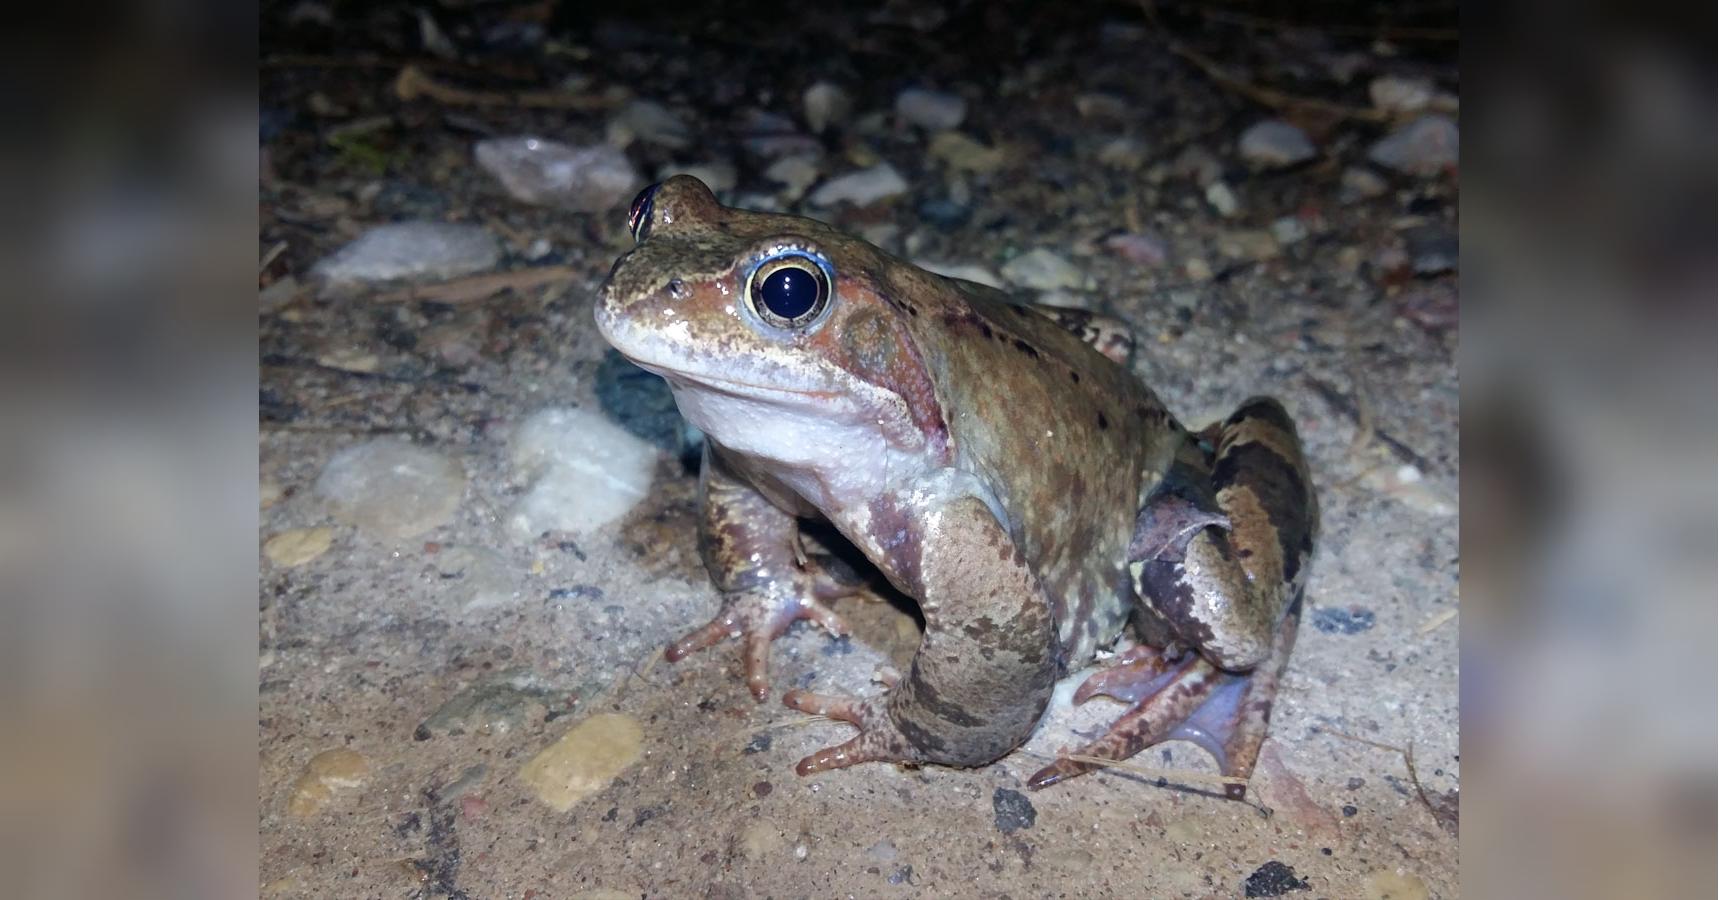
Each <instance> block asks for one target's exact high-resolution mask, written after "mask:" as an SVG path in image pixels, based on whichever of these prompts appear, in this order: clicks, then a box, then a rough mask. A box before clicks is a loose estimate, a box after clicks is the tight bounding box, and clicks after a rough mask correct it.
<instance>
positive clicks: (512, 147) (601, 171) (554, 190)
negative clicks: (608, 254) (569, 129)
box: [473, 136, 643, 212]
mask: <svg viewBox="0 0 1719 900" xmlns="http://www.w3.org/2000/svg"><path fill="white" fill-rule="evenodd" d="M473 155H474V156H475V158H476V159H477V164H478V168H481V169H483V170H484V171H485V172H488V173H489V174H490V176H491V177H493V178H495V179H496V180H497V181H499V182H501V186H502V188H503V189H505V190H506V191H507V192H508V194H509V195H510V196H512V197H513V198H514V199H515V200H518V201H520V202H521V203H530V204H534V205H538V206H551V207H556V208H559V209H566V210H571V211H573V212H603V211H605V210H608V209H611V208H614V207H617V206H620V205H621V204H623V203H626V202H627V201H628V200H630V199H631V198H632V196H633V192H634V190H635V189H636V188H637V187H638V186H639V182H640V181H642V180H643V179H641V178H640V177H639V173H638V171H637V170H636V169H634V168H633V164H632V163H631V162H630V161H628V159H627V155H626V154H625V153H622V152H621V151H620V149H618V148H616V147H614V146H611V145H609V144H595V145H592V146H589V147H571V146H568V145H566V144H562V143H559V142H557V141H550V140H545V139H543V138H538V137H531V136H522V137H505V138H492V139H490V140H486V141H479V142H478V143H477V146H476V147H474V148H473Z"/></svg>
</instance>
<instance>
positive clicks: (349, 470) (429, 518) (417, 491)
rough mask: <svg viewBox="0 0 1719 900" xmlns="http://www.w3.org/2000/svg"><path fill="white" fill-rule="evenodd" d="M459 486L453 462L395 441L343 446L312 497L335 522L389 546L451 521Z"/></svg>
mask: <svg viewBox="0 0 1719 900" xmlns="http://www.w3.org/2000/svg"><path fill="white" fill-rule="evenodd" d="M465 486H466V475H465V472H464V471H463V470H462V469H461V468H460V465H459V463H457V462H455V461H453V460H451V459H449V458H448V457H446V456H443V455H442V454H440V453H437V452H435V451H434V450H429V449H426V448H424V447H419V446H416V445H414V444H412V443H409V442H407V441H403V440H401V439H399V438H378V439H377V440H373V441H367V442H365V443H363V444H359V445H357V446H354V447H348V448H346V449H345V450H342V451H340V452H339V453H336V454H335V455H334V457H333V458H332V459H330V460H329V461H328V464H327V465H325V466H323V469H322V474H321V475H319V476H317V479H316V493H317V495H318V496H320V497H321V498H322V499H323V500H324V501H325V502H326V503H327V505H328V509H329V512H331V513H332V514H333V515H334V517H335V518H337V519H339V520H341V521H343V522H346V523H347V524H350V525H355V526H357V527H358V530H359V531H362V532H365V533H367V534H369V535H371V536H372V537H377V538H381V539H383V540H389V541H403V540H406V539H409V538H413V537H417V536H418V535H421V534H424V533H425V532H428V531H431V530H434V529H436V528H439V527H441V526H443V525H446V524H447V523H448V522H450V521H452V520H453V517H454V511H455V510H456V509H458V508H459V505H460V498H461V497H462V496H463V495H464V493H465Z"/></svg>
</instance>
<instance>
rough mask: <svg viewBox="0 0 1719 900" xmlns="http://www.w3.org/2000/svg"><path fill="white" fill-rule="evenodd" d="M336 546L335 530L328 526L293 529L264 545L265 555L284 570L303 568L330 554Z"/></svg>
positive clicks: (272, 538) (274, 537)
mask: <svg viewBox="0 0 1719 900" xmlns="http://www.w3.org/2000/svg"><path fill="white" fill-rule="evenodd" d="M333 544H334V529H332V528H329V527H328V526H326V525H323V526H320V527H317V528H293V529H289V530H287V531H283V532H281V533H279V534H277V535H275V536H273V537H271V538H269V539H268V540H267V541H265V542H264V543H263V555H264V556H266V557H268V560H269V562H271V563H274V564H275V565H277V566H281V567H282V568H291V567H292V566H302V565H304V564H305V563H307V562H310V561H311V560H313V559H316V558H317V557H319V556H321V555H322V554H324V553H327V552H328V548H329V547H330V546H332V545H333Z"/></svg>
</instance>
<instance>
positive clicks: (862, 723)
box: [782, 691, 925, 775]
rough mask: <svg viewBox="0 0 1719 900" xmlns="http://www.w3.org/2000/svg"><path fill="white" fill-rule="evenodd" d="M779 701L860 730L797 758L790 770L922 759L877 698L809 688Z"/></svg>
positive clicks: (803, 772)
mask: <svg viewBox="0 0 1719 900" xmlns="http://www.w3.org/2000/svg"><path fill="white" fill-rule="evenodd" d="M782 702H783V703H784V704H786V705H787V706H788V707H789V708H790V709H797V710H799V711H800V712H803V713H809V714H811V715H814V716H826V717H828V718H831V719H838V720H840V721H843V722H846V723H848V724H850V725H852V726H854V727H855V728H858V729H859V730H860V733H859V735H857V736H856V737H854V738H852V739H851V740H849V741H847V742H845V743H842V744H838V745H836V746H834V747H825V748H824V749H822V750H819V751H818V752H816V753H814V754H812V755H811V756H808V757H806V758H805V759H802V760H800V762H799V764H798V765H796V766H794V771H795V772H796V773H797V774H800V775H812V774H815V773H817V772H825V771H828V770H830V769H842V768H846V767H848V766H852V765H857V764H859V763H863V762H894V763H905V764H913V763H919V762H924V761H925V758H924V756H923V755H921V753H920V752H919V750H918V748H916V747H914V746H913V743H912V742H911V741H909V740H908V739H907V737H906V736H905V735H903V734H902V733H901V731H900V729H898V728H897V727H896V726H895V723H894V722H892V721H890V717H889V711H888V709H887V707H886V704H885V703H884V702H883V701H882V700H881V699H879V700H861V699H858V698H854V697H838V696H834V695H831V694H814V693H812V692H810V691H789V692H788V693H786V694H784V695H783V696H782Z"/></svg>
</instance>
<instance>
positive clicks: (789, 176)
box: [764, 156, 821, 200]
mask: <svg viewBox="0 0 1719 900" xmlns="http://www.w3.org/2000/svg"><path fill="white" fill-rule="evenodd" d="M820 174H821V173H820V171H819V169H818V161H817V160H816V159H815V158H813V157H810V156H784V157H782V158H781V159H778V160H776V161H775V162H773V163H771V164H770V166H769V168H767V169H765V170H764V177H765V178H768V179H770V180H771V181H774V182H776V183H777V184H780V185H782V196H784V197H786V198H788V199H789V200H798V199H800V197H802V196H804V195H805V193H806V189H807V188H809V187H811V186H812V185H813V184H814V183H815V182H816V181H817V180H818V176H819V175H820Z"/></svg>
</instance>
